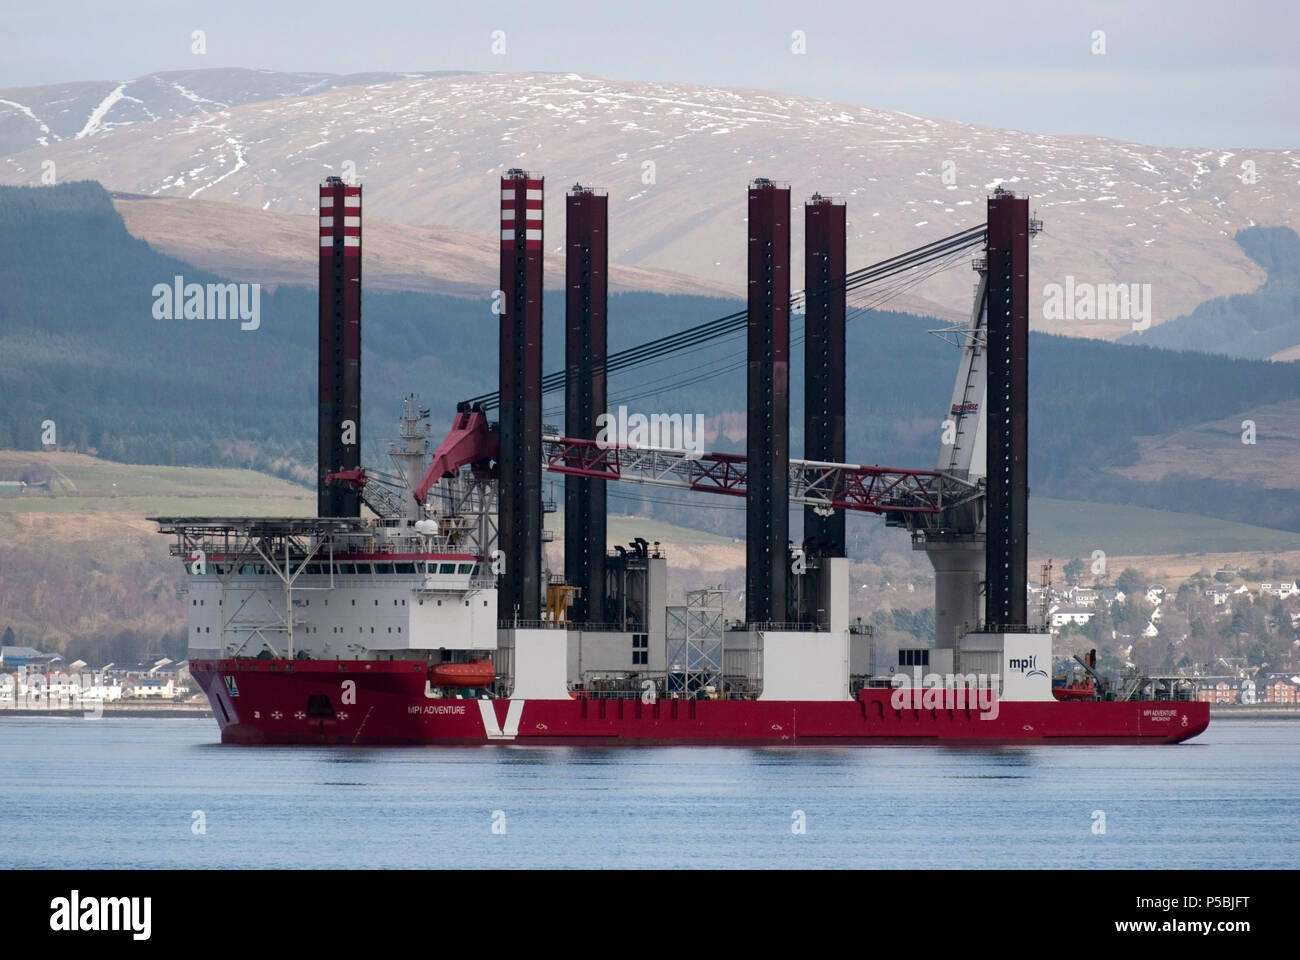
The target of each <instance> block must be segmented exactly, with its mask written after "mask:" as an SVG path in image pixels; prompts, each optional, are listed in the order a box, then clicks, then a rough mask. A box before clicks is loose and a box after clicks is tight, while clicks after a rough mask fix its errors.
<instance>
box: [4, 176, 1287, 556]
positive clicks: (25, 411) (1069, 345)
mask: <svg viewBox="0 0 1300 960" xmlns="http://www.w3.org/2000/svg"><path fill="white" fill-rule="evenodd" d="M313 255H314V251H310V250H307V251H304V256H308V257H310V256H313ZM177 275H181V276H183V277H184V278H185V280H186V281H187V282H198V283H207V282H217V281H219V280H220V278H217V277H213V276H210V275H205V274H204V273H202V271H199V270H197V269H194V268H192V267H190V266H189V265H187V264H184V263H181V262H180V261H177V260H174V259H171V258H169V257H165V256H162V255H160V254H158V253H157V252H155V251H153V250H152V249H151V248H150V247H148V245H146V244H144V243H143V242H140V241H138V240H135V239H133V238H132V237H131V236H130V235H129V234H127V232H126V230H125V228H124V226H123V224H122V221H121V218H120V217H119V215H118V214H117V212H116V211H115V210H114V209H113V206H112V204H111V203H110V200H109V197H108V195H107V194H106V193H105V192H104V191H103V190H102V189H101V188H100V187H99V186H98V185H97V184H94V183H75V184H68V185H64V186H60V187H51V188H40V189H31V188H0V277H3V280H4V289H5V291H6V295H5V296H4V297H3V298H0V391H2V393H3V398H4V403H3V405H0V448H11V449H38V448H39V447H40V446H41V441H42V432H43V428H42V424H43V422H44V421H46V420H53V421H54V422H55V425H56V428H57V441H58V446H59V447H61V448H63V449H69V450H78V451H82V452H95V453H98V454H99V455H100V456H103V457H107V458H110V459H116V460H120V461H126V462H135V463H156V464H177V465H204V466H240V467H254V468H257V469H262V470H267V471H270V472H273V473H276V474H277V475H280V476H285V477H291V478H296V479H299V480H306V479H307V478H309V477H310V476H311V464H312V463H313V462H314V443H315V417H316V392H315V390H316V359H315V350H314V343H315V329H316V292H315V291H314V290H312V289H307V288H298V287H281V288H279V289H277V290H275V291H274V292H271V291H267V290H263V291H262V293H261V311H260V313H261V322H260V327H259V328H258V329H256V330H248V331H244V330H241V329H240V324H239V322H238V320H216V321H213V320H183V319H175V320H160V319H156V318H155V316H154V311H153V302H154V298H153V293H152V291H153V288H154V286H155V284H159V283H164V284H170V283H171V282H172V278H173V277H174V276H177ZM739 306H740V304H738V303H736V302H734V301H727V300H719V299H709V298H699V297H681V296H665V295H657V294H631V293H629V294H622V295H619V296H616V297H613V298H612V300H611V304H610V341H611V348H612V349H618V348H620V347H625V346H631V345H633V344H635V343H639V342H641V341H644V340H646V339H650V338H653V337H656V336H662V335H664V334H667V333H671V332H673V331H676V330H680V329H682V328H684V327H687V326H690V325H692V324H696V323H700V322H703V321H705V320H709V319H713V318H715V317H717V316H720V315H722V314H725V313H728V312H731V311H732V310H735V309H737V307H739ZM545 315H546V318H547V337H546V341H545V353H546V368H547V369H548V370H554V369H557V368H558V367H559V366H560V362H561V357H562V337H561V334H560V331H561V324H562V317H563V303H562V300H561V299H560V295H559V294H556V295H554V296H548V298H547V300H546V303H545ZM937 325H938V324H937V322H935V321H930V322H927V321H925V320H918V319H917V318H915V317H911V316H907V315H904V314H892V313H884V312H878V311H873V312H868V313H865V314H863V315H860V316H855V317H854V318H853V319H852V321H851V323H850V325H849V384H848V396H849V407H848V424H847V433H848V457H849V459H850V460H854V461H858V462H868V463H882V464H889V465H894V466H909V467H928V466H931V465H932V464H933V462H934V458H935V453H936V450H937V445H938V439H939V429H940V422H941V421H942V419H943V417H944V416H945V408H946V406H947V404H948V398H949V395H950V392H951V387H952V379H953V375H954V372H955V367H956V361H957V353H956V350H955V349H954V348H953V347H952V346H950V345H948V344H946V343H944V342H943V341H942V340H940V339H938V338H936V337H934V336H931V335H930V334H929V333H928V330H929V329H930V328H932V327H934V326H937ZM363 328H364V355H363V393H364V401H365V422H364V424H363V438H364V441H365V458H366V460H367V462H369V463H371V464H372V465H375V466H381V467H382V466H385V463H384V460H385V459H386V458H385V457H384V450H385V446H384V442H385V441H386V440H387V438H388V437H389V436H390V435H391V432H392V427H393V421H394V418H395V417H396V414H397V411H398V409H399V405H400V401H401V398H402V396H403V395H404V394H406V393H409V392H416V393H419V394H420V395H421V398H422V401H423V403H424V405H426V406H428V407H430V408H431V409H432V410H433V411H434V415H433V424H434V433H435V435H438V434H440V433H441V431H442V430H443V428H444V424H445V423H446V422H447V421H448V419H449V415H450V413H451V411H452V410H453V409H454V404H455V403H456V401H457V400H460V399H463V398H465V397H467V396H471V395H473V394H477V393H480V392H483V391H485V390H489V389H491V388H492V386H493V383H492V379H493V377H494V374H495V369H496V317H495V316H494V315H493V314H492V312H491V306H490V303H489V302H487V301H476V300H464V299H457V298H453V297H441V296H434V295H428V294H415V293H407V294H402V293H389V294H368V295H366V296H365V300H364V308H363ZM798 333H799V331H798V329H797V327H796V336H795V341H796V345H795V350H794V358H793V363H792V399H793V404H792V418H791V427H792V434H793V445H792V446H793V450H794V451H795V453H796V455H797V453H798V452H799V450H800V449H801V440H800V434H801V425H802V407H801V404H800V402H799V393H800V390H801V384H802V349H801V347H800V346H799V343H798V341H799V340H800V337H799V336H798ZM741 351H743V342H742V341H741V340H739V339H731V340H729V341H727V342H725V343H722V344H720V345H715V346H713V347H710V348H708V349H701V350H700V351H698V352H696V353H688V354H683V355H678V356H677V357H675V358H673V359H672V360H671V361H670V362H660V363H656V364H652V365H648V366H645V367H642V368H638V369H636V370H635V371H633V372H631V373H630V374H619V375H616V376H614V377H613V378H612V379H611V388H610V397H611V405H617V404H618V403H626V404H627V405H628V407H629V409H630V410H631V411H642V412H656V411H662V412H682V413H696V412H699V413H703V414H705V415H706V416H707V417H708V418H709V419H708V424H709V432H710V433H711V434H714V435H713V436H711V438H710V446H713V447H716V448H720V449H740V448H742V445H743V423H744V421H743V414H742V412H741V411H742V409H743V398H744V379H743V378H744V373H743V365H742V363H741V362H740V361H741V359H742V356H741ZM1030 356H1031V368H1030V389H1031V404H1030V431H1031V437H1030V463H1029V466H1030V482H1031V487H1032V492H1033V494H1034V495H1036V496H1056V497H1063V498H1069V499H1111V500H1114V501H1115V502H1122V503H1129V502H1131V503H1148V504H1150V505H1160V506H1163V507H1166V508H1168V509H1174V510H1184V511H1189V512H1200V513H1204V514H1207V515H1211V516H1222V517H1227V518H1230V519H1236V520H1247V521H1249V522H1254V523H1267V524H1271V525H1275V526H1281V527H1286V528H1288V529H1300V513H1297V512H1296V511H1295V509H1294V508H1291V507H1289V506H1287V505H1286V503H1285V502H1284V501H1288V500H1289V499H1290V496H1289V494H1287V495H1286V496H1285V497H1283V496H1282V494H1280V493H1277V492H1276V491H1275V492H1273V493H1269V492H1267V491H1264V492H1262V493H1260V497H1262V498H1265V499H1266V498H1267V497H1275V498H1277V497H1281V498H1282V499H1279V500H1278V503H1277V508H1276V509H1275V510H1271V511H1270V512H1269V514H1267V515H1264V514H1262V513H1259V512H1256V514H1255V515H1248V516H1243V515H1242V513H1243V511H1246V512H1247V513H1249V512H1250V508H1251V504H1252V503H1258V502H1259V499H1255V500H1252V499H1251V497H1250V496H1246V497H1245V499H1244V500H1243V498H1242V491H1241V490H1239V489H1238V490H1235V491H1234V492H1233V493H1232V495H1230V496H1225V492H1224V491H1223V490H1221V489H1218V488H1212V487H1213V485H1212V484H1209V483H1194V484H1179V483H1165V484H1164V485H1163V486H1161V487H1156V486H1144V485H1142V484H1140V483H1137V482H1136V481H1123V482H1120V481H1118V480H1115V479H1114V478H1110V479H1105V480H1103V479H1102V478H1101V476H1100V473H1101V471H1102V470H1103V468H1105V467H1107V466H1113V465H1122V464H1126V463H1129V462H1132V460H1133V459H1134V458H1135V457H1136V454H1137V446H1136V444H1137V441H1136V440H1135V438H1138V437H1143V436H1153V435H1158V434H1162V433H1165V432H1168V431H1172V430H1176V429H1179V428H1182V427H1185V426H1188V425H1191V424H1196V423H1200V422H1202V421H1205V420H1210V419H1215V418H1222V417H1227V416H1230V415H1233V414H1235V413H1237V412H1238V411H1241V410H1245V409H1249V408H1251V407H1253V406H1258V405H1262V404H1268V403H1274V402H1278V401H1281V400H1287V399H1293V398H1296V397H1297V396H1300V375H1297V374H1298V373H1300V371H1297V370H1296V369H1295V365H1294V364H1290V363H1287V364H1281V363H1268V362H1261V361H1253V360H1240V359H1238V360H1234V359H1228V358H1225V357H1220V356H1212V355H1208V354H1202V353H1176V352H1170V351H1165V350H1157V349H1152V348H1150V347H1145V346H1124V345H1118V344H1111V343H1105V342H1102V341H1095V340H1082V339H1072V338H1065V337H1059V336H1048V335H1034V336H1033V337H1032V338H1031V348H1030ZM561 417H562V410H561V407H560V399H559V397H558V395H553V396H551V397H549V398H548V402H547V420H548V422H551V423H557V424H558V423H561V422H562V419H561ZM1224 442H1225V443H1237V442H1239V439H1238V438H1235V437H1227V438H1225V440H1224ZM1259 450H1260V453H1261V454H1263V455H1267V451H1266V450H1265V448H1264V447H1262V446H1261V447H1260V448H1259ZM1247 492H1248V493H1249V491H1247ZM636 493H637V491H636V490H635V488H631V489H627V490H624V491H621V494H622V495H627V494H636ZM1257 493H1259V491H1257ZM663 499H664V497H663V495H662V493H661V495H660V496H659V497H658V498H652V500H657V501H662V500H663ZM1270 502H1271V501H1270ZM647 506H648V509H649V510H650V511H651V512H652V513H660V514H665V515H667V514H677V513H679V510H678V508H676V507H674V506H673V505H671V504H665V503H663V502H650V503H649V504H648V505H647ZM740 517H741V515H740V514H738V513H736V512H735V511H723V510H708V509H698V510H692V512H691V516H690V518H689V520H690V523H692V524H696V525H699V526H701V527H704V528H707V529H711V530H718V531H724V532H729V533H735V532H736V531H737V530H738V529H740V528H741V524H742V520H741V519H740ZM678 519H679V520H680V519H681V517H680V516H679V517H678Z"/></svg>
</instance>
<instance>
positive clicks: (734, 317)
mask: <svg viewBox="0 0 1300 960" xmlns="http://www.w3.org/2000/svg"><path fill="white" fill-rule="evenodd" d="M987 232H988V228H987V225H986V224H980V225H979V226H977V227H971V228H969V229H967V230H963V231H961V232H960V233H955V234H953V235H952V236H949V237H944V238H942V239H940V240H936V241H934V242H932V243H928V244H925V245H924V246H921V247H917V248H916V249H915V250H910V251H908V252H906V253H902V254H898V255H897V256H894V257H890V258H888V259H886V260H882V261H880V262H879V263H874V264H872V265H870V266H867V267H863V268H862V269H860V270H855V271H853V272H852V273H849V274H847V275H846V276H845V277H844V280H843V283H842V285H843V287H844V290H845V291H846V293H847V292H848V291H852V290H858V289H860V288H862V287H865V286H867V285H869V284H872V283H877V282H879V281H881V280H885V279H888V278H891V277H896V276H898V275H899V274H902V273H905V272H906V271H909V270H912V269H914V268H916V267H920V266H925V265H928V264H931V263H934V262H935V261H942V260H944V259H946V258H948V257H951V256H955V255H957V254H960V253H963V252H964V251H966V250H969V249H970V248H971V247H974V246H978V245H979V244H982V243H983V242H984V240H985V238H986V236H987ZM927 275H928V274H927ZM838 286H840V284H835V285H833V286H832V287H830V288H827V289H834V288H835V287H838ZM819 292H825V291H824V290H823V291H819ZM806 299H807V293H806V291H799V292H798V293H795V294H794V295H793V296H791V298H790V302H791V305H798V304H799V303H801V302H805V301H806ZM748 319H749V313H748V310H739V311H737V312H735V313H731V314H728V315H726V316H725V317H719V318H718V319H716V320H710V321H708V322H706V323H702V324H699V325H697V326H694V327H688V328H687V329H686V330H682V331H679V332H678V333H675V334H669V335H667V336H664V337H659V338H658V339H656V340H651V341H649V342H647V343H643V344H640V345H639V346H636V347H630V348H628V349H626V350H620V351H618V352H617V353H612V354H610V355H608V356H607V357H606V358H605V373H606V375H608V374H610V373H614V372H617V371H619V370H625V369H627V368H629V367H633V366H637V365H640V364H643V363H648V362H651V361H653V360H656V359H659V358H661V357H665V356H667V355H669V354H673V353H678V352H680V351H682V350H687V349H690V348H692V347H698V346H700V345H701V344H705V343H709V342H710V341H713V340H717V339H719V338H722V337H726V336H727V335H729V334H734V333H737V332H738V331H741V330H744V329H745V327H746V325H747V323H748ZM566 376H567V374H566V372H565V371H563V370H557V371H554V372H552V373H548V374H546V375H545V376H544V377H543V378H542V393H553V392H554V391H556V390H560V389H563V387H564V384H565V380H566ZM500 396H501V395H500V391H496V390H494V391H492V392H491V393H484V394H480V395H479V396H477V397H471V398H470V399H469V400H467V401H466V403H468V404H470V405H480V404H481V405H482V406H483V407H484V408H485V409H491V408H493V407H496V406H497V405H498V404H499V402H500Z"/></svg>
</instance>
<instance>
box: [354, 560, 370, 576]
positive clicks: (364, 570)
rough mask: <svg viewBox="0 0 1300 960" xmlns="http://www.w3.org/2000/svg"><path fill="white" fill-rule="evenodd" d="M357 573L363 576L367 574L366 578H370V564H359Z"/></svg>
mask: <svg viewBox="0 0 1300 960" xmlns="http://www.w3.org/2000/svg"><path fill="white" fill-rule="evenodd" d="M357 573H361V574H365V575H366V576H369V575H370V564H368V563H358V564H357Z"/></svg>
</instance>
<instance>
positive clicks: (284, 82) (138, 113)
mask: <svg viewBox="0 0 1300 960" xmlns="http://www.w3.org/2000/svg"><path fill="white" fill-rule="evenodd" d="M437 75H439V74H436V73H406V74H402V73H354V74H344V75H338V74H331V73H278V72H276V71H274V70H245V69H241V68H224V69H217V70H174V71H168V72H164V73H151V74H149V75H148V76H144V77H137V78H136V79H134V80H125V81H108V80H105V81H88V82H82V83H65V84H57V85H54V86H45V87H17V88H11V89H8V90H0V156H3V155H7V154H10V153H17V152H18V151H20V150H27V149H29V148H31V147H33V146H48V145H49V144H51V143H56V142H58V141H60V140H78V139H83V138H85V137H90V136H94V135H95V134H97V133H103V132H104V131H106V130H111V129H113V128H115V127H120V126H124V125H126V124H137V123H154V122H157V121H159V120H171V119H175V118H176V117H187V116H192V115H194V114H199V113H208V112H211V111H213V110H225V109H228V108H230V107H237V106H242V105H244V104H247V103H260V102H264V101H267V100H281V99H284V98H286V97H304V96H311V95H312V94H317V93H323V92H326V91H329V90H335V89H338V88H339V87H349V86H360V85H364V84H372V83H382V82H384V81H386V80H399V79H409V78H412V77H429V76H437Z"/></svg>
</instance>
